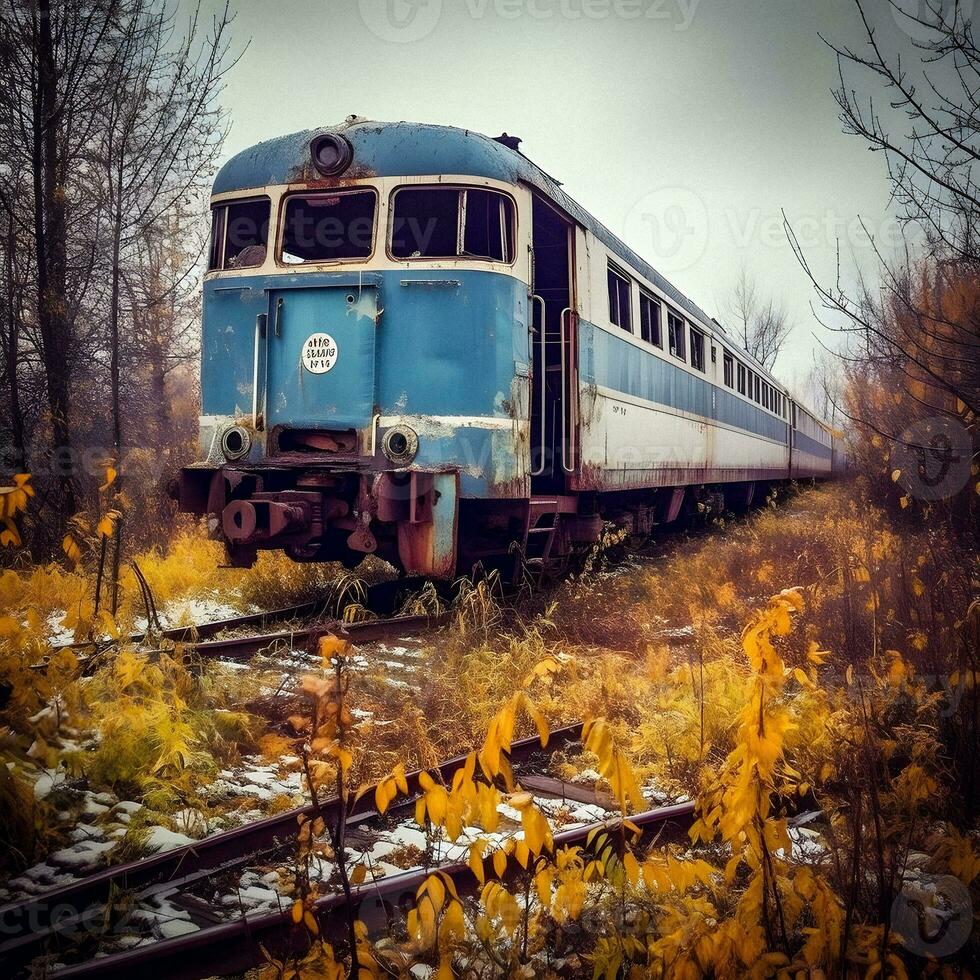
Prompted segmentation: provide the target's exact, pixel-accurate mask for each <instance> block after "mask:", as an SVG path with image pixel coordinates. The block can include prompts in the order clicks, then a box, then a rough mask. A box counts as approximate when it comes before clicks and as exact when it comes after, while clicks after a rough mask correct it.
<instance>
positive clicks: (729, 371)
mask: <svg viewBox="0 0 980 980" xmlns="http://www.w3.org/2000/svg"><path fill="white" fill-rule="evenodd" d="M722 361H723V363H724V368H725V386H726V387H728V388H734V387H735V359H734V358H733V357H732V355H731V354H729V353H728V351H727V350H726V351H725V352H724V354H723V355H722Z"/></svg>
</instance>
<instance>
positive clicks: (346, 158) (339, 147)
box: [310, 133, 354, 177]
mask: <svg viewBox="0 0 980 980" xmlns="http://www.w3.org/2000/svg"><path fill="white" fill-rule="evenodd" d="M310 156H311V157H312V158H313V166H314V167H316V169H317V170H319V171H320V173H321V174H323V176H324V177H335V176H336V175H337V174H339V173H342V172H343V171H344V170H346V169H347V168H348V167H349V166H350V162H351V160H352V159H353V158H354V148H353V147H352V146H351V145H350V143H349V142H348V140H347V139H346V138H345V137H343V136H341V135H339V134H338V133H323V134H321V135H320V136H314V137H313V140H312V141H311V142H310Z"/></svg>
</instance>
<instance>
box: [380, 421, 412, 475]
mask: <svg viewBox="0 0 980 980" xmlns="http://www.w3.org/2000/svg"><path fill="white" fill-rule="evenodd" d="M381 451H382V452H383V453H384V454H385V456H387V457H388V459H390V460H391V462H393V463H394V464H395V465H396V466H408V464H409V463H411V462H412V460H413V459H415V454H416V453H417V452H418V451H419V437H418V433H416V431H415V430H414V429H412V428H410V427H409V426H407V425H394V426H392V427H391V428H390V429H388V431H387V432H385V434H384V436H383V438H382V439H381Z"/></svg>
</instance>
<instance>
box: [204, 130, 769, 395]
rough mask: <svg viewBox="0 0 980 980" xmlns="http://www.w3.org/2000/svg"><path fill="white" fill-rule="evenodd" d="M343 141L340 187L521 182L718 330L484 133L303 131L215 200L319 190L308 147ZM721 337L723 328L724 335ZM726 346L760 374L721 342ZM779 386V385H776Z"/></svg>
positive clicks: (238, 158) (552, 184)
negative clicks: (297, 188) (336, 136)
mask: <svg viewBox="0 0 980 980" xmlns="http://www.w3.org/2000/svg"><path fill="white" fill-rule="evenodd" d="M325 132H336V133H342V134H343V135H344V136H346V137H347V139H348V140H350V142H351V145H352V146H353V148H354V156H353V162H352V164H351V166H350V168H349V169H348V170H347V171H346V172H345V174H344V175H343V178H341V179H340V181H339V182H340V183H343V181H344V180H345V179H352V178H363V177H372V176H374V177H386V176H407V177H412V176H423V175H426V174H461V175H462V174H466V175H471V176H474V177H488V178H490V179H492V180H499V181H502V182H505V183H518V182H523V183H526V184H530V185H531V186H532V187H534V188H536V189H537V190H539V191H541V192H542V193H544V194H545V195H547V196H548V197H549V198H551V199H552V200H553V201H554V202H555V203H556V204H557V205H558V206H559V207H560V208H562V209H563V210H564V211H565V212H567V213H568V214H569V215H571V216H572V217H573V218H574V219H575V220H576V221H578V222H579V223H580V224H581V225H583V226H584V227H585V228H587V229H588V230H589V231H591V232H592V233H593V234H594V235H595V236H596V238H598V239H599V240H600V241H601V242H602V243H603V244H604V245H606V247H607V248H609V249H610V250H611V251H612V252H613V253H615V254H616V255H618V256H619V257H620V258H621V259H622V260H623V261H624V262H626V263H628V264H629V265H631V266H632V267H633V268H634V269H636V270H637V271H638V272H640V273H642V274H643V275H644V276H646V278H647V279H649V280H650V281H651V282H652V283H653V284H654V285H655V286H657V287H658V288H659V289H660V290H661V291H662V292H663V293H664V294H665V295H666V296H668V297H670V298H671V299H672V300H673V301H674V302H675V303H676V304H677V305H678V306H679V307H681V308H682V309H683V310H685V311H686V312H687V313H688V314H689V315H690V316H692V317H695V318H696V319H698V320H700V321H701V324H702V325H703V326H705V327H707V328H709V329H711V327H712V325H714V326H715V327H718V326H720V325H719V324H718V323H717V321H714V320H712V318H711V317H710V316H708V314H707V313H705V312H704V310H702V309H701V308H700V307H699V306H698V305H697V304H696V303H695V302H694V301H693V300H691V299H688V297H687V296H685V295H684V294H683V293H682V292H681V291H680V290H679V289H678V288H677V287H676V286H674V285H673V283H671V282H669V281H668V280H667V279H665V278H664V277H663V276H662V275H661V274H660V273H659V272H657V270H656V269H654V268H653V266H651V265H650V264H649V263H648V262H647V261H646V260H645V259H643V258H642V257H641V256H639V255H637V253H636V252H634V251H633V250H632V249H631V248H630V247H629V246H628V245H627V244H626V243H625V242H623V241H622V240H621V239H620V238H619V237H618V236H616V235H614V234H613V233H612V232H611V231H610V230H609V229H608V228H607V227H606V226H605V225H603V224H602V223H601V222H600V221H598V220H597V219H596V218H594V217H593V216H592V215H591V214H589V212H588V211H586V210H585V209H584V208H583V207H582V206H581V205H579V204H578V203H577V202H576V201H574V200H573V199H572V198H571V197H569V196H568V194H566V193H565V192H564V191H563V190H562V188H561V185H560V184H559V183H558V181H556V180H555V179H554V178H553V177H551V176H549V175H548V174H547V173H545V171H543V170H542V169H541V168H540V167H539V166H537V164H535V163H533V162H532V161H531V160H529V159H528V158H527V157H526V156H524V154H523V153H521V152H520V151H519V150H513V149H511V148H510V147H508V146H505V145H504V144H503V143H499V142H497V141H496V140H494V139H491V138H490V137H488V136H484V135H483V134H482V133H476V132H473V131H472V130H469V129H459V128H457V127H454V126H436V125H432V124H429V123H413V122H376V121H373V120H366V119H362V118H360V117H357V116H354V117H349V118H348V119H347V120H346V121H345V122H343V123H341V124H340V125H338V126H325V127H322V128H320V129H311V130H304V131H302V132H299V133H291V134H289V135H288V136H280V137H277V138H276V139H272V140H266V141H265V142H263V143H257V144H256V145H255V146H251V147H249V148H248V149H246V150H242V151H241V152H240V153H238V154H236V155H235V156H233V157H232V158H231V159H230V160H229V161H228V162H227V163H226V164H225V165H224V166H223V167H222V168H221V170H220V171H219V172H218V175H217V177H216V178H215V181H214V187H213V193H215V194H224V193H229V192H232V191H238V190H249V189H255V188H259V187H265V186H266V185H270V184H272V185H275V184H289V183H294V182H314V183H315V182H322V181H323V177H321V176H320V174H319V173H317V172H316V171H315V170H314V169H313V167H312V163H311V160H310V140H311V139H312V138H313V137H314V136H316V135H317V134H319V133H325ZM722 333H724V328H722ZM725 339H726V343H727V344H728V345H729V346H731V347H733V348H735V349H738V350H739V354H740V355H741V356H743V357H747V358H748V360H750V361H752V362H754V364H755V366H756V369H757V370H760V371H764V373H765V374H766V375H768V376H769V377H770V378H772V375H771V373H770V372H768V371H765V369H764V368H762V367H761V365H759V364H758V362H757V361H755V358H753V357H752V356H751V355H748V354H746V352H745V351H743V350H742V349H741V348H740V347H739V346H738V345H737V344H735V343H734V342H733V341H732V339H731V338H728V337H727V335H726V338H725ZM777 383H778V382H777Z"/></svg>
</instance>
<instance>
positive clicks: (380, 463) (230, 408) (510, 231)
mask: <svg viewBox="0 0 980 980" xmlns="http://www.w3.org/2000/svg"><path fill="white" fill-rule="evenodd" d="M517 142H518V141H517V140H515V139H514V138H512V137H508V136H506V135H504V136H501V137H497V138H496V139H490V138H487V137H485V136H481V135H479V134H476V133H473V132H469V131H466V130H462V129H455V128H449V127H443V126H431V125H417V124H413V123H405V122H396V123H378V122H371V121H367V120H363V119H360V118H358V117H350V118H348V120H347V121H346V122H345V123H344V124H342V125H341V126H338V127H335V128H331V129H326V130H317V131H314V132H305V133H297V134H294V135H291V136H285V137H283V138H281V139H276V140H272V141H270V142H266V143H261V144H259V145H257V146H254V147H252V148H251V149H248V150H246V151H244V152H242V153H240V154H238V155H237V156H235V157H234V158H233V159H231V160H230V161H229V162H228V163H227V164H226V165H225V166H224V168H223V169H222V170H221V171H220V173H219V174H218V176H217V178H216V180H215V184H214V190H213V198H212V215H213V226H212V238H211V248H210V261H209V271H208V273H207V275H206V278H205V283H204V320H203V342H202V363H201V389H202V414H201V420H200V434H201V451H202V456H203V458H202V459H201V461H200V462H198V463H196V464H194V465H192V466H190V467H187V468H185V469H184V470H183V471H182V473H181V479H180V487H179V492H180V502H181V507H182V509H184V510H187V511H191V512H193V513H197V514H206V515H208V521H209V526H210V530H211V533H212V534H213V535H214V536H215V537H219V538H223V539H224V541H225V543H226V546H227V550H228V554H229V559H230V561H231V562H232V564H237V565H248V564H251V563H252V562H253V561H254V560H255V557H256V554H257V551H258V550H259V549H269V548H272V549H284V550H285V551H286V552H287V553H288V554H289V555H290V556H291V557H292V558H294V559H296V560H298V561H321V560H333V559H340V560H342V561H344V562H345V563H346V564H348V565H355V564H356V563H357V562H358V561H360V560H361V559H362V558H363V557H364V556H365V555H366V554H372V553H377V554H378V555H380V556H382V557H384V558H386V559H388V560H389V561H391V562H392V563H393V564H395V565H396V566H398V567H399V568H401V569H402V570H403V571H405V572H408V573H416V574H421V575H426V576H431V577H437V578H445V577H450V576H453V575H455V574H457V573H458V572H460V571H469V570H470V569H471V568H472V567H473V565H474V564H475V563H476V562H477V561H482V562H483V563H484V564H485V565H494V564H496V565H499V566H500V567H503V568H506V567H507V563H508V562H510V561H513V559H512V558H508V554H509V553H512V552H514V551H515V548H514V543H515V542H516V545H517V546H519V553H520V554H523V555H525V556H526V557H527V558H528V560H529V561H530V562H531V563H532V564H533V563H537V564H538V565H539V566H540V565H548V564H550V563H552V562H555V561H561V560H562V559H564V558H565V557H566V556H568V555H569V554H571V553H573V552H574V551H575V550H576V549H582V548H586V547H588V546H589V545H590V544H591V543H593V542H595V541H596V540H597V538H598V537H599V535H600V533H601V528H602V526H603V522H604V521H605V520H616V521H621V522H627V523H628V525H629V526H630V527H631V528H632V529H633V530H636V531H640V532H642V531H645V530H647V529H649V528H650V527H651V526H652V525H653V524H655V523H658V522H669V521H672V520H675V519H677V517H678V516H679V515H680V514H681V513H682V512H683V511H684V510H685V509H690V508H693V507H696V506H697V504H698V503H701V504H707V505H709V506H713V507H718V506H722V505H723V504H724V505H726V506H729V507H746V506H748V505H749V504H750V503H751V502H752V499H753V495H757V494H759V493H760V491H761V490H762V489H764V488H766V487H768V486H770V485H772V484H774V483H777V482H781V481H787V480H791V479H798V478H824V477H828V476H830V475H831V474H832V473H833V472H834V471H835V470H836V469H838V468H839V466H840V465H841V462H842V456H841V448H840V446H839V443H838V439H837V437H836V435H835V434H834V433H833V432H832V431H831V430H830V429H829V428H828V427H827V426H826V425H825V424H823V423H822V422H821V421H820V420H818V419H817V418H815V417H814V416H813V415H812V414H811V413H810V412H808V411H807V410H806V409H805V408H804V407H803V406H802V405H800V404H798V403H796V402H795V401H794V400H793V399H792V398H791V397H790V395H789V394H788V392H787V391H786V389H785V387H783V386H782V385H780V384H779V382H777V381H776V380H775V379H774V378H773V377H772V375H771V374H769V372H767V371H766V370H765V369H764V368H763V367H762V366H761V365H760V364H759V363H757V362H756V361H755V360H754V359H753V358H752V357H751V356H749V355H748V354H746V353H745V352H744V351H742V350H740V349H739V348H738V347H737V346H736V345H735V344H734V343H733V341H732V339H731V338H730V337H729V336H728V335H727V334H726V333H725V331H724V330H723V329H722V327H721V325H720V324H719V323H717V321H714V320H712V319H711V318H709V317H708V316H707V315H706V314H705V313H704V312H703V311H702V310H701V309H700V308H699V307H698V306H696V305H695V304H694V303H692V302H691V301H690V300H688V299H687V298H686V297H685V296H683V295H682V294H681V293H680V292H679V291H678V290H677V289H676V288H674V287H673V286H672V285H671V284H670V283H669V282H667V281H666V280H665V279H664V278H663V277H662V276H661V275H659V274H658V273H657V272H656V270H654V269H653V268H651V266H650V265H648V264H647V263H646V262H644V261H643V259H641V258H640V257H639V256H638V255H636V254H635V253H634V252H632V251H631V250H630V249H629V248H628V247H627V246H626V245H624V244H623V242H621V241H620V240H619V239H618V238H617V237H616V236H615V235H613V234H612V233H611V232H610V231H609V230H608V229H607V228H605V227H604V226H603V225H602V224H600V223H599V222H598V221H596V220H595V218H593V217H592V216H591V215H589V214H588V213H587V212H585V211H584V210H583V209H582V208H581V207H580V206H579V205H577V204H576V203H575V202H574V201H573V200H571V198H569V197H568V195H566V194H565V193H564V192H563V191H562V189H561V188H560V186H559V185H558V183H557V182H556V181H555V180H553V179H552V178H551V177H549V176H548V175H547V174H546V173H544V172H543V171H542V170H541V169H540V168H538V167H537V166H535V165H534V164H533V163H532V162H531V161H530V160H529V159H528V158H527V157H525V156H524V155H523V154H522V153H521V152H520V151H519V149H518V148H517Z"/></svg>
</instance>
